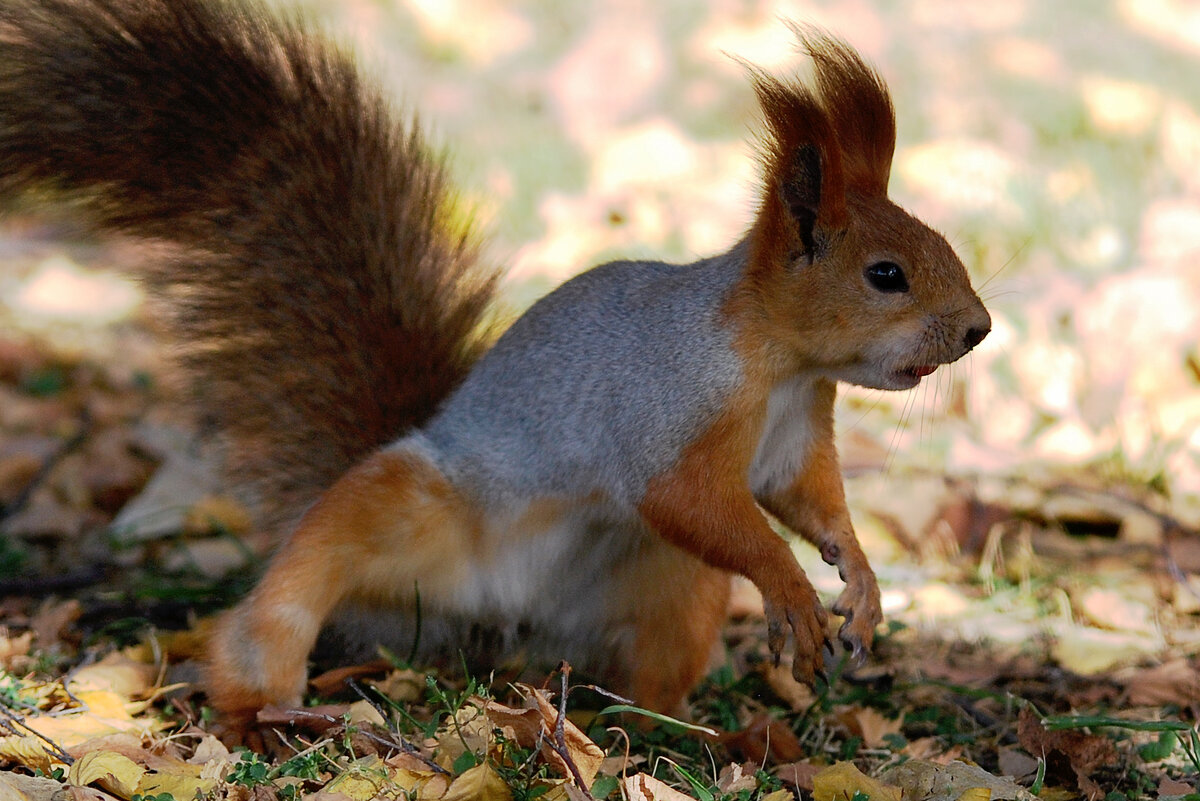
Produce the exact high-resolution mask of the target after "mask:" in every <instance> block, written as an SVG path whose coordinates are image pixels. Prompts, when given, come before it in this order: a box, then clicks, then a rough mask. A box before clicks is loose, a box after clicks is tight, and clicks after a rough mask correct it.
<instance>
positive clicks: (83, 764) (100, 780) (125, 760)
mask: <svg viewBox="0 0 1200 801" xmlns="http://www.w3.org/2000/svg"><path fill="white" fill-rule="evenodd" d="M145 775H146V769H145V768H143V767H142V766H141V765H139V764H138V763H136V762H134V761H133V760H132V759H130V758H129V757H127V756H123V755H121V754H118V753H116V752H115V751H93V752H91V753H90V754H84V755H83V756H81V757H80V758H79V759H77V760H75V762H74V764H72V765H71V769H70V771H69V772H68V773H67V783H68V784H73V785H75V786H76V787H86V786H87V785H89V784H98V785H100V787H101V788H102V789H105V790H108V791H109V792H110V793H113V794H115V795H119V796H121V797H122V798H130V797H131V796H133V794H134V793H136V792H137V791H138V784H139V783H140V782H141V780H142V777H143V776H145Z"/></svg>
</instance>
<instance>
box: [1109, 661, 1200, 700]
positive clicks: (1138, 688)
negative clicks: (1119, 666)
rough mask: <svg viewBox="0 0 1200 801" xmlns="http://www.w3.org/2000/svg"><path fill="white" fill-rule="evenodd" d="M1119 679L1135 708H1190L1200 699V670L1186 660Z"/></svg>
mask: <svg viewBox="0 0 1200 801" xmlns="http://www.w3.org/2000/svg"><path fill="white" fill-rule="evenodd" d="M1117 678H1118V680H1120V681H1123V682H1124V683H1125V686H1126V688H1127V689H1128V690H1129V703H1130V704H1132V705H1133V706H1167V705H1170V704H1178V705H1180V706H1186V705H1187V704H1189V703H1192V702H1193V701H1195V700H1196V699H1197V698H1200V669H1197V667H1196V666H1195V665H1193V664H1192V663H1191V662H1190V661H1189V660H1186V659H1172V660H1170V661H1169V662H1164V663H1163V664H1161V665H1156V666H1155V667H1152V668H1137V669H1134V670H1128V671H1122V672H1121V673H1119V674H1118V675H1117Z"/></svg>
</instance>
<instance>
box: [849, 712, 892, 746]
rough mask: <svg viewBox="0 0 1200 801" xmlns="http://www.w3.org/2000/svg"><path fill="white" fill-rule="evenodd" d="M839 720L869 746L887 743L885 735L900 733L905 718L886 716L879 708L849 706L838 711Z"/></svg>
mask: <svg viewBox="0 0 1200 801" xmlns="http://www.w3.org/2000/svg"><path fill="white" fill-rule="evenodd" d="M838 720H840V721H841V722H842V725H843V726H845V727H846V728H847V729H849V730H850V733H851V734H854V735H856V736H858V737H861V738H862V741H863V744H864V745H866V746H867V748H881V747H883V746H884V745H886V741H885V740H884V737H885V736H887V735H889V734H899V733H900V726H901V724H903V722H904V718H903V717H900V718H885V717H884V716H883V715H882V714H881V713H880V712H879V711H878V710H876V709H872V708H870V707H849V708H846V709H843V710H842V711H841V712H839V713H838Z"/></svg>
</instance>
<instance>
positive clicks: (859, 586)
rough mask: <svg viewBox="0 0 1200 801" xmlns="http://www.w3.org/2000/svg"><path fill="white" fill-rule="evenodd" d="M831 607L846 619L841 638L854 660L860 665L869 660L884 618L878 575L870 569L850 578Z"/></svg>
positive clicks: (835, 612)
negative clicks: (877, 631)
mask: <svg viewBox="0 0 1200 801" xmlns="http://www.w3.org/2000/svg"><path fill="white" fill-rule="evenodd" d="M832 608H833V613H834V614H835V615H841V616H842V617H844V618H845V619H846V622H844V623H843V624H842V627H841V628H840V629H838V639H840V640H841V641H842V644H843V645H844V646H846V650H847V651H849V652H850V661H851V664H853V665H854V666H855V667H858V666H860V665H862V663H863V662H865V661H866V658H867V652H868V651H869V650H870V649H871V643H872V642H873V641H874V639H875V628H876V627H877V626H878V625H879V623H880V621H882V620H883V610H882V609H881V608H880V605H879V585H878V584H877V583H876V581H875V575H874V574H873V573H871V572H870V571H869V570H868V571H866V573H860V574H858V575H857V576H856V577H855V578H854V579H852V580H851V581H849V582H847V584H846V589H844V590H843V591H842V594H841V595H839V596H838V599H837V601H836V602H835V603H834V604H833V607H832Z"/></svg>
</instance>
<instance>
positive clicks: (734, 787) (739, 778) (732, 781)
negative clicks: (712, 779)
mask: <svg viewBox="0 0 1200 801" xmlns="http://www.w3.org/2000/svg"><path fill="white" fill-rule="evenodd" d="M755 769H756V768H755V767H754V766H751V772H750V773H746V771H745V769H744V768H743V767H742V766H741V765H738V764H734V763H730V764H728V765H726V766H725V767H724V768H722V769H721V773H720V775H719V776H717V789H718V790H720V791H721V792H722V793H724V794H726V795H731V794H733V793H739V792H741V791H742V790H753V789H755V788H756V787H758V779H756V778H755V777H754V770H755Z"/></svg>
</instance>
